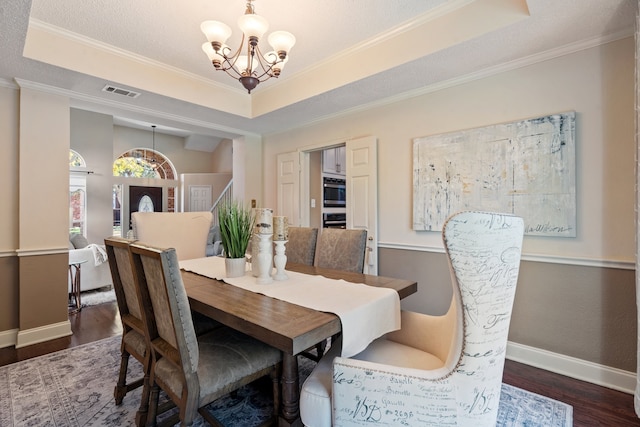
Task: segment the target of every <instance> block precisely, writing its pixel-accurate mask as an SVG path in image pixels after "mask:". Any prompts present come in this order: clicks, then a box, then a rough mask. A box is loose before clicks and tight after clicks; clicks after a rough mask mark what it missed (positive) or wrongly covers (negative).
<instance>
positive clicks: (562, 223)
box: [413, 112, 576, 237]
mask: <svg viewBox="0 0 640 427" xmlns="http://www.w3.org/2000/svg"><path fill="white" fill-rule="evenodd" d="M575 145H576V144H575V112H565V113H558V114H551V115H548V116H544V117H537V118H531V119H525V120H520V121H515V122H511V123H503V124H496V125H490V126H486V127H482V128H475V129H468V130H462V131H456V132H451V133H446V134H440V135H433V136H425V137H421V138H415V139H414V140H413V229H414V230H417V231H439V230H442V226H443V224H444V222H445V220H446V219H447V218H448V217H449V215H451V214H453V213H455V212H458V211H463V210H483V211H490V212H502V213H511V214H514V215H518V216H521V217H523V218H524V222H525V234H527V235H534V236H553V237H575V236H576V177H575V176H576V174H575V157H576V156H575V150H576V147H575Z"/></svg>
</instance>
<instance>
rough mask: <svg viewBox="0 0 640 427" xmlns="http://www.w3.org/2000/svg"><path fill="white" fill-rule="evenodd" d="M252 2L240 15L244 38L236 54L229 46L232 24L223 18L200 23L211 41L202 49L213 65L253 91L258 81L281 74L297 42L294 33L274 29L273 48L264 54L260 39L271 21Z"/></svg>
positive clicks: (271, 38) (270, 40) (239, 23)
mask: <svg viewBox="0 0 640 427" xmlns="http://www.w3.org/2000/svg"><path fill="white" fill-rule="evenodd" d="M252 1H253V0H249V1H248V2H247V9H246V10H245V14H244V15H242V16H241V17H240V18H238V27H240V30H242V40H241V42H240V46H238V49H237V50H236V51H235V52H234V53H231V52H232V51H231V48H230V47H229V46H227V45H226V41H227V39H228V38H229V37H230V36H231V28H229V26H228V25H226V24H224V23H222V22H219V21H204V22H203V23H202V24H201V25H200V29H201V30H202V32H203V33H204V34H205V36H206V37H207V40H208V42H206V43H204V44H203V45H202V50H203V51H204V52H205V54H207V56H208V57H209V60H210V61H211V63H212V64H213V67H214V68H215V69H216V70H218V71H224V72H226V73H227V74H228V75H230V76H231V77H233V78H236V79H238V80H239V81H240V83H242V85H243V86H244V88H245V89H247V91H248V92H249V93H251V90H252V89H254V88H255V87H256V86H257V85H258V83H260V82H263V81H265V80H268V79H270V78H271V77H276V78H277V77H278V76H280V73H281V72H282V69H283V68H284V65H285V64H286V63H287V61H288V60H289V52H290V51H291V48H292V47H293V45H294V44H295V43H296V38H295V37H294V36H293V34H291V33H288V32H286V31H274V32H273V33H271V34H270V35H269V37H268V42H269V44H270V45H271V47H272V48H273V51H271V52H268V53H266V54H264V55H263V54H262V52H261V51H260V47H259V42H260V39H261V38H262V36H263V35H264V33H266V32H267V30H268V29H269V23H268V22H267V20H266V19H264V18H263V17H261V16H260V15H257V14H256V13H255V10H254V7H253V3H252ZM245 41H246V46H245ZM243 52H246V54H243Z"/></svg>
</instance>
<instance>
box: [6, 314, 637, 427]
mask: <svg viewBox="0 0 640 427" xmlns="http://www.w3.org/2000/svg"><path fill="white" fill-rule="evenodd" d="M69 320H70V321H71V328H72V330H73V335H72V336H70V337H64V338H59V339H56V340H51V341H48V342H45V343H41V344H36V345H32V346H29V347H24V348H21V349H18V350H16V349H15V348H14V347H8V348H3V349H0V366H4V365H8V364H10V363H14V362H17V361H20V360H25V359H29V358H32V357H36V356H41V355H43V354H47V353H51V352H54V351H58V350H63V349H65V348H70V347H74V346H77V345H81V344H85V343H89V342H92V341H97V340H100V339H103V338H107V337H110V336H113V335H118V334H120V333H121V332H122V325H121V323H120V317H119V316H118V308H117V306H116V303H115V302H114V303H108V304H101V305H96V306H93V307H85V308H84V309H82V311H81V312H80V313H77V314H72V315H70V316H69ZM504 382H505V383H507V384H511V385H513V386H516V387H519V388H522V389H525V390H529V391H531V392H534V393H538V394H541V395H543V396H548V397H551V398H553V399H557V400H560V401H562V402H565V403H568V404H570V405H572V406H573V425H574V426H575V427H587V426H607V427H608V426H611V427H614V426H615V427H624V426H640V419H638V417H637V416H636V415H635V412H634V408H633V396H632V395H630V394H626V393H622V392H619V391H615V390H611V389H608V388H606V387H599V386H597V385H593V384H590V383H587V382H583V381H578V380H574V379H572V378H568V377H565V376H563V375H558V374H554V373H552V372H548V371H544V370H542V369H537V368H533V367H531V366H528V365H523V364H521V363H517V362H512V361H510V360H507V361H506V363H505V369H504Z"/></svg>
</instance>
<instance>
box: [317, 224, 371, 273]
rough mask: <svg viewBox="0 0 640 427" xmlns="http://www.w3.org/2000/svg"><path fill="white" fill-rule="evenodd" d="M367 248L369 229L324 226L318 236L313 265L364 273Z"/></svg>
mask: <svg viewBox="0 0 640 427" xmlns="http://www.w3.org/2000/svg"><path fill="white" fill-rule="evenodd" d="M366 249H367V230H351V229H342V228H323V229H322V231H321V232H320V235H319V236H318V244H317V246H316V254H315V260H314V264H313V265H315V266H316V267H323V268H331V269H333V270H342V271H353V272H355V273H362V272H363V270H364V259H365V251H366Z"/></svg>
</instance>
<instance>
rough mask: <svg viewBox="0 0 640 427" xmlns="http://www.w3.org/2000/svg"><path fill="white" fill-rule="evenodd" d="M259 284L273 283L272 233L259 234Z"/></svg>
mask: <svg viewBox="0 0 640 427" xmlns="http://www.w3.org/2000/svg"><path fill="white" fill-rule="evenodd" d="M258 236H259V237H260V242H258V263H259V264H258V284H260V285H266V284H267V283H271V282H272V279H271V271H270V270H271V251H270V250H269V248H270V247H271V236H272V235H271V234H258Z"/></svg>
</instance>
